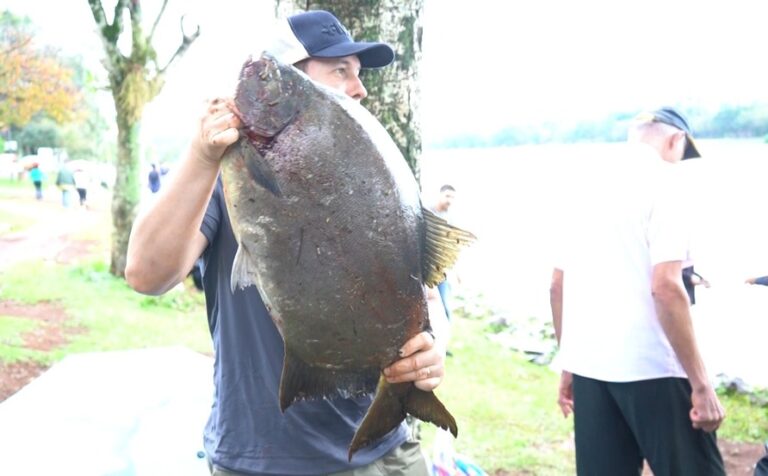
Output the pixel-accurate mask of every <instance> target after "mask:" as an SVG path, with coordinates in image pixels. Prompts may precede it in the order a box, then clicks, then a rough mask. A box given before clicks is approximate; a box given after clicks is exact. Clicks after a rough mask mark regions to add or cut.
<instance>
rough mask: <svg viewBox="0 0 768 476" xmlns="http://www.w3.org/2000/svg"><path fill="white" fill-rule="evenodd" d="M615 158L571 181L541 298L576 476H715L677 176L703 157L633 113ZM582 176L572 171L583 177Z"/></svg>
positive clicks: (671, 129) (714, 417)
mask: <svg viewBox="0 0 768 476" xmlns="http://www.w3.org/2000/svg"><path fill="white" fill-rule="evenodd" d="M623 147H624V149H622V151H621V152H620V153H619V154H617V156H614V157H611V158H610V159H605V160H598V161H596V162H595V163H594V164H592V162H590V164H592V166H593V167H595V170H590V173H589V175H588V176H575V177H571V178H570V180H574V181H577V180H578V181H579V183H578V184H577V185H578V187H579V188H578V193H573V194H571V195H572V196H568V197H567V200H563V202H564V203H563V209H564V210H563V211H564V213H563V219H562V221H561V222H560V223H559V228H558V230H557V232H558V235H559V236H558V237H557V238H562V246H559V247H558V250H557V251H558V253H557V254H558V259H559V261H558V262H557V263H556V266H555V269H554V272H553V275H552V284H551V288H550V301H551V306H552V316H553V322H554V326H555V333H556V336H557V340H558V344H559V346H560V349H559V359H560V362H561V365H562V368H563V371H562V376H561V382H560V389H559V398H558V404H559V405H560V408H561V410H562V412H563V414H564V415H565V416H566V417H567V416H568V415H569V414H570V413H573V415H574V435H575V443H576V469H577V473H578V474H580V475H590V476H593V475H606V476H607V475H610V476H616V475H629V474H635V475H639V474H640V473H641V471H642V467H643V460H647V461H648V464H649V466H650V467H651V469H652V471H653V473H654V475H655V476H664V475H668V476H673V475H674V476H685V475H691V476H694V475H695V476H707V475H724V474H725V470H724V467H723V460H722V457H721V455H720V452H719V450H718V448H717V440H716V436H715V430H716V429H717V428H718V427H719V426H720V424H721V422H722V421H723V419H724V417H725V411H724V409H723V407H722V405H721V404H720V401H719V400H718V398H717V395H716V394H715V390H714V388H713V386H712V384H711V383H710V381H709V378H708V375H707V372H706V369H705V367H704V363H703V361H702V358H701V355H700V354H699V349H698V346H697V343H696V338H695V336H694V332H693V327H692V324H691V316H690V307H689V301H688V296H687V294H686V291H685V289H684V287H683V283H682V279H681V275H682V272H681V271H682V268H683V267H684V266H688V265H690V262H689V256H688V247H689V238H690V236H689V227H688V224H687V217H686V215H687V214H686V209H685V203H686V202H685V197H684V196H683V195H682V192H681V190H682V189H683V187H680V178H679V177H678V175H677V173H678V172H679V171H680V169H679V168H678V167H677V166H675V165H674V164H675V163H677V162H679V161H680V160H682V159H683V158H690V157H697V156H699V155H700V154H699V153H698V150H697V149H696V145H695V143H694V142H693V139H692V137H691V132H690V128H689V127H688V124H687V122H686V121H685V119H684V118H683V117H682V116H681V115H680V114H679V113H678V112H677V111H675V110H674V109H671V108H662V109H659V110H656V111H653V112H650V113H644V114H641V115H640V116H638V118H637V120H636V121H634V122H633V124H632V126H631V127H630V130H629V137H628V141H627V144H626V145H624V146H623ZM580 175H581V174H580Z"/></svg>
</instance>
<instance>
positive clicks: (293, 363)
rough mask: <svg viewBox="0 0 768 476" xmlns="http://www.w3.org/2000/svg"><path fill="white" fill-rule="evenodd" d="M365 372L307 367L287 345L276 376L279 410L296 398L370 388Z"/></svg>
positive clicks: (355, 392) (357, 392)
mask: <svg viewBox="0 0 768 476" xmlns="http://www.w3.org/2000/svg"><path fill="white" fill-rule="evenodd" d="M368 374H369V373H366V372H346V371H344V370H337V369H324V368H319V367H311V366H309V365H307V363H306V362H304V361H303V360H302V359H301V357H299V356H297V355H296V353H295V352H293V351H292V350H291V349H290V348H289V347H286V349H285V360H284V361H283V373H282V376H281V377H280V411H282V412H285V410H286V409H287V408H288V407H289V406H291V404H292V403H293V402H295V401H298V400H310V399H314V398H321V397H330V396H334V395H341V396H343V397H349V396H357V395H361V394H363V393H366V392H371V391H373V390H374V388H375V387H376V381H375V380H372V379H371V378H370V377H368V376H367V375H368Z"/></svg>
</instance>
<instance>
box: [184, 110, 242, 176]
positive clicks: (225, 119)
mask: <svg viewBox="0 0 768 476" xmlns="http://www.w3.org/2000/svg"><path fill="white" fill-rule="evenodd" d="M234 108H235V106H234V103H233V102H232V100H231V99H229V98H216V99H212V100H210V101H208V104H207V107H206V111H205V113H204V114H203V116H202V117H201V118H200V122H199V128H198V132H197V135H196V136H195V138H194V140H193V141H192V152H193V154H194V155H195V156H197V157H200V158H201V159H203V160H204V161H206V162H207V163H209V164H210V165H216V166H218V164H219V162H220V161H221V157H222V156H223V155H224V151H226V150H227V147H229V146H230V145H232V144H234V143H235V142H237V139H239V138H240V133H239V131H238V128H239V127H241V126H242V123H241V122H240V119H239V118H238V117H237V115H236V114H235V113H234V112H233V109H234Z"/></svg>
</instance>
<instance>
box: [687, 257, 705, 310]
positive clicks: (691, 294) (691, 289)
mask: <svg viewBox="0 0 768 476" xmlns="http://www.w3.org/2000/svg"><path fill="white" fill-rule="evenodd" d="M683 286H685V292H686V293H688V299H689V300H690V301H691V306H693V305H694V304H696V286H704V287H705V288H708V287H709V281H707V280H706V279H704V276H702V275H700V274H699V273H697V272H696V271H694V270H693V266H688V267H686V268H683Z"/></svg>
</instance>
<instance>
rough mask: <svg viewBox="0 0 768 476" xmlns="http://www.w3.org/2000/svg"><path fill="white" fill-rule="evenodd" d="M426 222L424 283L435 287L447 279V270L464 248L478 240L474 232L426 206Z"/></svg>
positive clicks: (424, 213) (422, 271) (423, 209)
mask: <svg viewBox="0 0 768 476" xmlns="http://www.w3.org/2000/svg"><path fill="white" fill-rule="evenodd" d="M421 211H422V215H423V216H424V223H425V225H426V226H425V230H426V232H425V253H424V258H423V262H422V270H421V274H422V276H423V277H424V278H423V279H424V284H426V285H427V286H429V287H433V286H435V285H437V284H440V283H441V282H442V281H443V280H445V271H446V270H448V269H450V268H451V267H453V265H454V264H456V261H457V260H458V259H459V252H460V251H461V249H462V248H464V247H465V246H467V245H470V244H472V243H473V242H475V241H476V240H477V238H476V237H475V235H473V234H472V233H470V232H468V231H466V230H462V229H461V228H458V227H455V226H453V225H451V224H449V223H448V222H447V221H445V220H444V219H442V218H440V217H439V216H437V215H435V214H434V213H432V212H431V211H429V210H427V209H426V208H422V210H421Z"/></svg>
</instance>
